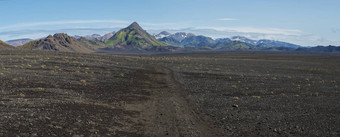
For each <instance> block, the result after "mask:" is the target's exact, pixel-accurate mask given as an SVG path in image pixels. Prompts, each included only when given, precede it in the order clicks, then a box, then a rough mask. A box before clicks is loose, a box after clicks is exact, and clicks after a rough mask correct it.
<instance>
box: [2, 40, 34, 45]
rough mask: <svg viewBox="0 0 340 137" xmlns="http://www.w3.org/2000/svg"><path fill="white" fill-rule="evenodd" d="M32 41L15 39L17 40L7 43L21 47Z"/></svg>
mask: <svg viewBox="0 0 340 137" xmlns="http://www.w3.org/2000/svg"><path fill="white" fill-rule="evenodd" d="M30 41H32V39H15V40H9V41H6V43H8V44H10V45H12V46H21V45H24V44H26V43H27V42H30Z"/></svg>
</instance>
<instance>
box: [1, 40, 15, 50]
mask: <svg viewBox="0 0 340 137" xmlns="http://www.w3.org/2000/svg"><path fill="white" fill-rule="evenodd" d="M12 48H14V47H13V46H11V45H9V44H7V43H5V42H3V41H1V40H0V49H12Z"/></svg>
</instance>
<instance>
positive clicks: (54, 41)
mask: <svg viewBox="0 0 340 137" xmlns="http://www.w3.org/2000/svg"><path fill="white" fill-rule="evenodd" d="M102 47H104V43H102V42H100V41H98V40H93V41H90V40H86V39H85V38H80V39H75V38H73V37H70V36H68V35H67V34H64V33H56V34H54V35H53V36H52V35H49V36H48V37H46V38H44V39H40V40H35V41H31V42H28V43H26V44H24V45H22V46H19V47H18V48H20V49H27V50H48V51H62V52H80V53H91V52H94V51H95V50H96V49H98V48H102Z"/></svg>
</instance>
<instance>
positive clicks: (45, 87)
mask: <svg viewBox="0 0 340 137" xmlns="http://www.w3.org/2000/svg"><path fill="white" fill-rule="evenodd" d="M0 65H1V66H0V85H1V88H0V114H1V117H0V136H339V133H340V129H339V127H340V107H339V106H340V103H339V100H340V93H339V85H340V84H339V81H340V55H338V54H302V53H276V52H267V53H261V52H226V53H191V54H163V55H104V54H75V53H56V52H38V51H0Z"/></svg>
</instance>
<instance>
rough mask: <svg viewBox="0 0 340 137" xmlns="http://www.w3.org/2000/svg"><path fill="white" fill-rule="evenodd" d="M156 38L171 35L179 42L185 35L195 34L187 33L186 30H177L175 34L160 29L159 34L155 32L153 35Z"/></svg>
mask: <svg viewBox="0 0 340 137" xmlns="http://www.w3.org/2000/svg"><path fill="white" fill-rule="evenodd" d="M154 36H155V37H156V38H157V39H161V38H164V37H171V38H173V39H175V40H177V41H179V42H181V41H182V40H184V39H185V38H187V37H191V36H196V35H195V34H193V33H187V32H177V33H175V34H171V33H169V32H166V31H162V32H161V33H159V34H156V35H154Z"/></svg>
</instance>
